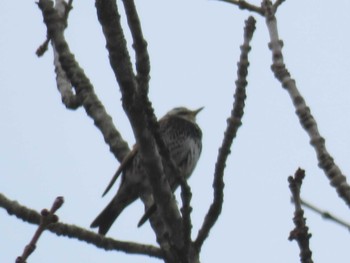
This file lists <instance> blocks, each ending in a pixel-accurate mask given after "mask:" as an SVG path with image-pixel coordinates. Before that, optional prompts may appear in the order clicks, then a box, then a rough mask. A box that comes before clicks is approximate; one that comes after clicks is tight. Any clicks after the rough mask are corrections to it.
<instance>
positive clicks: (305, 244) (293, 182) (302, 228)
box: [288, 168, 313, 263]
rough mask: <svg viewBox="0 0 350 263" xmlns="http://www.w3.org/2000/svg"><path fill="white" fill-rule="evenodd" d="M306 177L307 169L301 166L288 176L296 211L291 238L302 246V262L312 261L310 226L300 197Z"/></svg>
mask: <svg viewBox="0 0 350 263" xmlns="http://www.w3.org/2000/svg"><path fill="white" fill-rule="evenodd" d="M304 177H305V171H304V170H301V169H300V168H299V169H298V170H297V171H296V172H295V174H294V178H293V176H289V177H288V182H289V188H290V191H291V192H292V196H293V200H294V204H295V212H294V218H293V221H294V224H295V228H294V229H293V230H292V231H291V232H290V235H289V240H290V241H292V240H296V241H297V242H298V245H299V248H300V259H301V262H302V263H312V262H313V261H312V257H311V256H312V252H311V250H310V246H309V240H310V238H311V234H309V233H308V230H309V228H308V227H307V226H306V219H305V218H304V217H303V216H304V211H303V209H302V208H301V199H300V188H301V184H302V181H303V179H304Z"/></svg>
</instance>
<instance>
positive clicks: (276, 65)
mask: <svg viewBox="0 0 350 263" xmlns="http://www.w3.org/2000/svg"><path fill="white" fill-rule="evenodd" d="M264 8H265V10H266V12H265V18H266V24H267V28H268V30H269V33H270V40H271V41H270V43H269V48H270V50H271V51H272V60H273V64H272V66H271V69H272V71H273V73H274V75H275V77H276V78H277V79H278V80H279V81H280V82H281V84H282V87H283V88H285V89H286V90H287V91H288V93H289V96H290V97H291V99H292V101H293V104H294V106H295V109H296V114H297V116H298V118H299V121H300V124H301V126H302V127H303V128H304V129H305V131H306V132H307V134H308V135H309V137H310V143H311V145H312V146H313V147H314V149H315V151H316V155H317V159H318V165H319V167H320V168H322V169H323V171H324V172H325V174H326V175H327V177H328V179H329V180H330V184H331V185H332V186H333V187H335V189H336V190H337V192H338V195H339V196H340V197H341V198H342V199H343V200H344V201H345V203H346V204H347V205H348V206H349V207H350V186H349V184H348V183H347V181H346V177H345V176H344V175H343V174H342V172H341V170H340V168H339V167H338V166H337V165H336V164H335V162H334V159H333V158H332V156H331V155H330V154H329V153H328V151H327V149H326V145H325V139H324V138H323V137H322V136H321V134H320V132H319V130H318V127H317V123H316V120H315V119H314V117H313V116H312V114H311V110H310V108H309V107H308V106H307V105H306V102H305V100H304V98H303V97H302V95H301V94H300V92H299V90H298V88H297V86H296V83H295V80H294V79H292V77H291V75H290V73H289V72H288V70H287V68H286V65H285V64H284V61H283V54H282V47H283V42H282V40H280V39H279V36H278V30H277V21H276V17H275V15H274V12H273V9H272V4H271V2H270V1H267V0H264Z"/></svg>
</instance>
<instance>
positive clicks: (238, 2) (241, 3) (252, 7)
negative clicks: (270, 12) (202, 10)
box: [221, 0, 264, 16]
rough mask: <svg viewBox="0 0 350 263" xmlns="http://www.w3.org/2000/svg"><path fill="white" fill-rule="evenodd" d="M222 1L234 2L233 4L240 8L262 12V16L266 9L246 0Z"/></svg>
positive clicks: (225, 0) (224, 0)
mask: <svg viewBox="0 0 350 263" xmlns="http://www.w3.org/2000/svg"><path fill="white" fill-rule="evenodd" d="M221 1H223V2H226V3H230V4H233V5H236V6H238V7H239V8H240V9H243V10H248V11H251V12H255V13H258V14H260V15H262V16H263V15H264V10H263V9H262V8H261V7H258V6H256V5H253V4H250V3H248V2H246V1H242V0H221Z"/></svg>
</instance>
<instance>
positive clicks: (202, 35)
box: [0, 0, 350, 263]
mask: <svg viewBox="0 0 350 263" xmlns="http://www.w3.org/2000/svg"><path fill="white" fill-rule="evenodd" d="M254 3H259V1H257V0H255V1H254ZM136 4H137V6H138V9H139V14H140V18H141V21H142V25H143V29H144V35H145V37H146V39H147V41H148V43H149V53H150V57H151V67H152V69H151V82H150V98H151V100H152V102H153V105H154V108H155V111H156V113H157V115H158V116H162V115H163V114H164V113H166V112H167V111H168V110H169V109H171V108H173V107H175V106H187V107H189V108H197V107H200V106H205V110H203V111H202V112H201V113H200V115H199V116H198V123H199V125H200V126H201V128H202V131H203V136H204V138H203V152H202V156H201V158H200V161H199V163H198V165H197V168H196V170H195V171H194V173H193V175H192V177H191V179H190V181H189V183H190V185H191V186H192V191H193V202H192V206H193V213H192V216H193V225H194V226H193V236H194V237H195V236H196V234H197V231H198V228H199V227H200V226H201V224H202V222H203V218H204V215H205V214H206V212H207V210H208V207H209V205H210V203H211V201H212V198H213V195H212V187H211V185H212V180H213V171H214V165H215V158H216V155H217V151H218V147H219V145H220V143H221V140H222V137H223V131H224V128H225V127H226V118H227V117H228V115H229V112H230V109H231V107H232V102H233V98H232V95H233V92H234V88H235V85H234V81H235V80H236V69H237V67H236V63H237V61H238V58H239V52H240V51H239V46H240V45H241V43H242V39H243V26H244V20H245V19H246V18H247V17H248V15H249V12H247V11H242V10H239V9H238V8H237V7H235V6H232V5H229V4H226V3H223V2H220V1H207V0H191V1H188V0H179V1H164V0H162V1H161V0H153V1H137V2H136ZM73 6H74V9H73V10H72V12H71V13H70V16H69V21H68V24H69V27H68V29H67V30H66V37H67V40H68V43H69V45H70V48H71V50H72V52H73V53H74V54H75V56H76V59H77V61H78V62H79V64H80V65H81V67H83V68H84V70H85V73H86V74H87V75H88V76H89V78H90V80H91V82H92V83H93V85H94V87H95V91H96V93H97V95H98V96H99V98H100V100H101V101H102V102H103V103H104V105H105V107H106V109H107V111H108V112H109V114H110V115H112V117H113V120H114V123H115V125H116V126H117V128H118V129H119V131H120V132H121V133H122V134H123V136H124V138H125V139H126V140H127V141H128V142H129V145H132V144H133V143H134V138H133V134H132V131H131V129H130V126H129V124H128V121H127V119H126V117H125V115H124V112H123V110H122V107H121V102H120V92H119V88H118V86H117V84H116V82H115V78H114V76H113V73H112V70H111V69H110V67H109V62H108V54H107V51H106V49H105V40H104V38H103V34H102V30H101V27H100V25H99V23H98V21H97V18H96V10H95V7H94V1H75V2H74V3H73ZM120 9H121V12H122V8H120ZM348 10H350V2H349V1H348V0H341V1H336V2H334V3H332V4H330V3H329V1H325V0H321V1H320V0H318V1H316V0H309V1H302V0H294V1H292V0H289V1H285V3H284V4H283V6H282V7H281V8H280V9H279V11H278V14H277V19H278V26H279V33H280V37H281V39H282V40H283V41H284V44H285V45H284V49H283V52H284V56H285V63H286V65H287V67H288V69H289V71H290V72H291V74H292V77H293V78H294V79H296V83H297V86H298V88H299V89H300V92H301V93H302V94H303V96H304V98H305V99H306V102H307V103H308V105H309V106H310V107H311V110H312V113H313V115H314V117H315V119H316V120H317V122H318V126H319V129H320V132H321V134H322V135H323V136H324V137H325V139H326V145H327V147H328V149H329V151H330V153H331V154H332V156H333V157H334V158H335V161H336V163H337V164H338V165H339V166H340V168H341V169H342V171H343V173H344V174H345V175H347V174H350V162H349V161H348V158H349V156H350V138H349V134H350V120H349V116H350V103H349V101H350V89H349V83H350V74H349V72H350V71H349V70H350V61H349V58H350V49H349V46H350V38H349V24H350V16H349V13H348V12H349V11H348ZM122 16H123V19H124V14H122ZM254 17H255V18H256V19H257V30H256V32H255V35H254V38H253V41H252V43H251V45H252V51H251V53H250V55H249V56H250V68H249V75H248V82H249V83H248V87H247V96H248V97H247V101H246V108H245V115H244V117H243V125H242V127H241V129H240V130H239V132H238V136H237V138H236V139H235V141H234V143H233V146H232V153H231V155H230V156H229V159H228V162H227V168H226V173H225V202H224V207H223V211H222V214H221V216H220V218H219V220H218V222H217V224H216V225H215V227H214V228H213V230H212V231H211V233H210V236H209V239H208V240H207V241H206V243H205V245H204V247H203V251H202V254H201V261H202V262H249V263H261V262H269V263H277V262H285V263H294V262H298V261H299V250H298V246H297V244H296V242H290V241H288V236H289V232H290V230H292V229H293V227H294V226H293V221H292V218H293V212H294V210H293V206H292V204H291V203H290V192H289V189H288V183H287V177H288V176H289V175H291V174H293V173H294V172H295V170H296V169H297V168H298V167H302V168H304V169H305V170H306V178H305V180H304V184H303V186H302V197H303V198H304V199H305V200H308V201H309V202H312V203H314V204H315V205H317V206H319V207H320V208H322V209H325V210H327V211H329V212H332V213H334V214H335V215H337V216H339V217H341V218H343V219H344V220H347V221H350V216H349V209H348V207H347V206H346V205H345V204H344V202H343V201H342V200H341V199H339V198H338V197H337V194H336V192H335V190H334V189H333V188H332V187H331V186H330V185H329V181H328V179H327V178H326V176H325V175H324V173H323V171H322V170H320V169H319V168H318V166H317V160H316V155H315V152H314V150H313V149H312V148H311V146H310V145H309V138H308V136H307V134H306V133H305V132H304V130H303V129H302V128H301V126H300V124H299V121H298V119H297V117H296V115H295V113H294V111H295V110H294V108H293V105H292V103H291V100H290V98H289V96H288V94H287V92H286V91H285V90H284V89H283V88H282V87H281V85H280V84H279V83H278V81H277V80H276V79H275V78H274V76H273V74H272V72H271V70H270V65H271V53H270V51H269V49H268V47H267V45H268V41H269V39H268V32H267V29H266V26H265V21H264V19H263V18H261V17H259V16H258V15H256V14H254ZM0 35H1V37H0V91H1V103H0V118H1V124H0V128H1V136H0V146H1V147H0V192H1V193H2V194H5V195H6V196H7V197H8V198H10V199H12V200H17V201H18V202H19V203H21V204H23V205H25V206H28V207H30V208H33V209H36V210H37V211H40V210H41V209H43V208H49V207H51V204H52V202H53V200H54V199H55V197H56V196H64V198H65V204H64V206H63V207H62V208H61V209H60V210H59V211H58V213H57V214H58V215H59V217H60V220H61V221H62V222H64V223H69V224H76V225H79V226H82V227H86V228H88V227H89V225H90V223H91V221H92V220H93V219H94V218H95V216H96V215H97V214H98V213H99V212H100V211H101V210H102V209H103V208H104V206H105V205H106V204H107V203H108V202H109V200H110V199H111V198H112V196H113V195H114V193H112V192H115V191H116V188H113V189H112V191H111V193H109V194H108V195H107V196H106V197H105V198H101V194H102V192H103V190H104V189H105V187H106V185H107V183H108V182H109V180H110V178H111V176H112V175H113V173H114V171H115V170H116V168H117V167H118V162H117V161H116V160H115V159H114V157H113V155H112V154H111V153H110V152H109V149H108V146H107V145H106V144H105V143H104V141H103V138H102V136H101V134H100V132H99V131H98V130H97V129H96V128H95V126H94V125H93V122H92V120H91V119H90V118H89V117H87V115H86V113H85V111H84V110H83V109H79V110H77V111H70V110H67V109H66V108H65V107H64V105H63V104H62V103H61V98H60V95H59V93H58V91H57V88H56V84H55V75H54V68H53V65H52V60H53V59H52V50H51V49H50V50H49V52H47V53H46V54H45V56H44V57H43V58H40V59H38V58H37V57H36V55H35V50H36V49H37V47H38V46H39V45H40V44H41V43H42V42H43V41H44V40H45V36H46V27H45V25H44V24H43V23H42V15H41V12H40V11H39V9H38V8H37V5H36V4H35V3H34V1H28V0H27V1H1V2H0ZM129 44H130V43H129ZM142 211H143V206H142V204H141V203H140V202H137V203H135V204H134V205H132V206H130V207H129V208H128V209H126V210H125V211H124V213H123V214H122V215H121V216H120V218H119V219H118V220H117V221H116V222H115V224H114V225H113V227H112V228H111V230H110V232H109V233H108V235H109V236H111V237H113V238H115V239H120V240H131V241H135V242H144V243H151V244H156V242H155V238H154V235H153V232H152V230H151V228H150V226H149V224H148V223H147V224H145V225H144V226H143V227H142V228H140V229H138V228H137V227H136V225H137V222H138V220H139V218H140V217H141V216H142ZM305 212H306V214H305V216H306V217H307V224H308V226H309V228H310V232H311V233H312V238H311V241H310V242H311V249H312V251H313V259H314V262H319V263H326V262H348V261H349V259H350V250H349V244H350V235H349V231H348V230H347V229H345V228H343V227H341V226H339V225H336V224H334V223H333V222H329V221H325V220H323V219H322V218H321V217H320V216H319V215H317V214H314V213H313V212H311V211H309V210H305ZM35 230H36V226H34V225H29V224H28V223H24V222H22V221H20V220H18V219H16V218H15V217H13V216H8V214H7V213H6V211H5V210H3V209H0V261H1V262H14V261H15V258H16V257H17V256H19V255H20V254H21V253H22V250H23V248H24V246H25V245H26V244H27V243H28V242H29V240H30V239H31V237H32V235H33V233H34V231H35ZM28 262H35V263H41V262H54V263H56V262H57V263H58V262H136V263H137V262H142V263H146V262H147V263H148V262H160V261H159V260H157V259H150V258H147V257H145V256H133V255H131V256H130V255H126V254H124V253H121V252H106V251H104V250H101V249H97V248H95V247H94V246H91V245H87V244H85V243H82V242H79V241H77V240H68V239H66V238H62V237H57V236H55V235H53V234H52V233H50V232H45V233H44V234H43V236H42V238H41V239H40V240H39V243H38V247H37V249H36V251H35V252H34V253H33V254H32V255H31V257H30V258H29V260H28Z"/></svg>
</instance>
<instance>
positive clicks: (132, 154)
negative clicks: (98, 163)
mask: <svg viewBox="0 0 350 263" xmlns="http://www.w3.org/2000/svg"><path fill="white" fill-rule="evenodd" d="M138 149H139V147H138V145H137V144H135V145H134V147H133V149H132V150H131V151H130V152H129V153H128V154H127V155H126V156H125V158H124V160H123V161H122V162H121V164H120V166H119V168H118V170H117V171H116V172H115V174H114V176H113V178H112V180H111V181H110V182H109V184H108V186H107V188H106V190H105V191H104V192H103V194H102V196H105V195H106V194H107V193H108V191H109V190H110V189H111V188H112V186H113V184H114V183H115V181H116V180H117V179H118V177H119V175H120V174H121V173H122V172H123V171H124V169H125V167H126V166H127V165H128V164H129V163H130V162H131V161H132V160H133V159H134V157H135V155H136V153H137V151H138Z"/></svg>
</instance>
